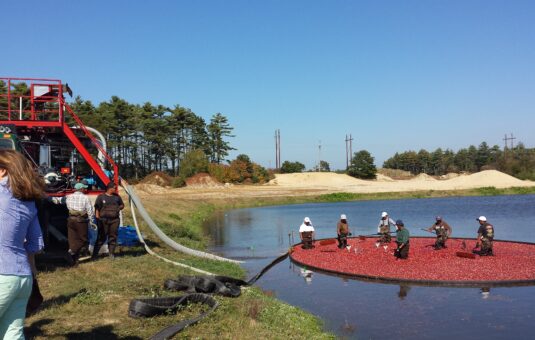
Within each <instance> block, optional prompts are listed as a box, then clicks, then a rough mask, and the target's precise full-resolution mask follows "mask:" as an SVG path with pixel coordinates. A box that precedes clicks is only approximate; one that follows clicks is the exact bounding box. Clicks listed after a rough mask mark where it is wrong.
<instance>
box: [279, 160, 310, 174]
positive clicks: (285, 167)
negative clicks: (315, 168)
mask: <svg viewBox="0 0 535 340" xmlns="http://www.w3.org/2000/svg"><path fill="white" fill-rule="evenodd" d="M303 170H305V165H304V164H303V163H300V162H289V161H284V162H283V163H282V166H281V174H290V173H294V172H303Z"/></svg>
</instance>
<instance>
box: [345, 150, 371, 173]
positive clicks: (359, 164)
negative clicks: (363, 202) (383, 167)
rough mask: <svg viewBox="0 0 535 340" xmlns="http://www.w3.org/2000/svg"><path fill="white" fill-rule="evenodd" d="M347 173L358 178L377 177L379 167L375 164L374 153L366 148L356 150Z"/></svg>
mask: <svg viewBox="0 0 535 340" xmlns="http://www.w3.org/2000/svg"><path fill="white" fill-rule="evenodd" d="M347 173H348V175H350V176H353V177H357V178H364V179H375V177H376V173H377V168H376V167H375V164H373V157H372V155H371V154H370V153H369V152H368V151H366V150H361V151H359V152H355V155H354V156H353V158H352V159H351V164H350V165H349V168H347Z"/></svg>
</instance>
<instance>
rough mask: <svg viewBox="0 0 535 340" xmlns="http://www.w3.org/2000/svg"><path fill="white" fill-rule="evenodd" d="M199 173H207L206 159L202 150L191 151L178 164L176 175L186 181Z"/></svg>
mask: <svg viewBox="0 0 535 340" xmlns="http://www.w3.org/2000/svg"><path fill="white" fill-rule="evenodd" d="M199 172H208V158H207V157H206V154H205V153H204V152H203V151H202V150H192V151H190V152H188V153H186V154H185V155H184V158H183V159H182V161H181V162H180V170H179V172H178V175H179V177H182V178H184V179H186V178H188V177H191V176H193V175H195V174H198V173H199Z"/></svg>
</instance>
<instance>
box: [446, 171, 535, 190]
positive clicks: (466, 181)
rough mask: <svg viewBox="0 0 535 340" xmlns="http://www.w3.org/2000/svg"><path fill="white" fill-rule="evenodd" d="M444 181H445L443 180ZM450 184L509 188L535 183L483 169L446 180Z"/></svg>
mask: <svg viewBox="0 0 535 340" xmlns="http://www.w3.org/2000/svg"><path fill="white" fill-rule="evenodd" d="M445 182H446V181H445ZM447 182H449V183H450V184H452V185H455V186H462V187H470V188H480V187H496V188H509V187H521V186H526V183H527V184H529V183H531V185H535V183H533V182H529V181H527V182H526V181H522V180H520V179H518V178H515V177H513V176H509V175H507V174H504V173H503V172H500V171H498V170H485V171H481V172H476V173H475V174H471V175H466V176H459V177H455V178H452V179H449V180H447Z"/></svg>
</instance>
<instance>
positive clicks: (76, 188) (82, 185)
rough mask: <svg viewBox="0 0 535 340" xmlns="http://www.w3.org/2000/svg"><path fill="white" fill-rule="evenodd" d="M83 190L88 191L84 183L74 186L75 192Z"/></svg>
mask: <svg viewBox="0 0 535 340" xmlns="http://www.w3.org/2000/svg"><path fill="white" fill-rule="evenodd" d="M82 189H87V185H85V184H84V183H76V184H75V185H74V190H82Z"/></svg>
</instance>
